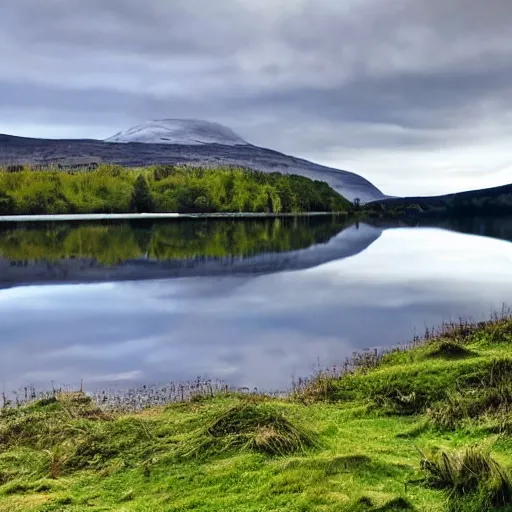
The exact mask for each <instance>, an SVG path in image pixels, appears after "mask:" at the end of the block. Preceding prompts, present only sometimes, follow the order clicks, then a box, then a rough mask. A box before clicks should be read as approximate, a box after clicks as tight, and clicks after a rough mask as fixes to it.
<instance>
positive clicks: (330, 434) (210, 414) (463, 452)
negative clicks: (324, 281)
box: [0, 317, 512, 512]
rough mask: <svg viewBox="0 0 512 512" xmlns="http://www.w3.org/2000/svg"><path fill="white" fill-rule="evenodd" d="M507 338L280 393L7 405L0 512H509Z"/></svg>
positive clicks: (468, 338) (415, 351) (506, 333)
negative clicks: (140, 406)
mask: <svg viewBox="0 0 512 512" xmlns="http://www.w3.org/2000/svg"><path fill="white" fill-rule="evenodd" d="M511 334H512V320H511V319H510V318H506V317H504V318H496V319H494V320H493V321H491V322H488V323H485V324H479V325H475V326H452V327H450V328H449V329H444V330H443V331H442V332H441V333H439V334H438V335H436V336H431V337H430V339H429V340H427V341H425V342H424V343H418V342H416V343H415V345H414V346H413V347H412V348H410V349H408V350H396V351H392V352H390V353H388V354H386V355H384V357H379V358H376V359H374V360H370V359H366V360H365V359H360V364H359V366H358V367H356V368H355V369H354V370H353V371H352V372H350V373H349V374H346V375H343V376H332V375H327V374H323V375H319V376H316V377H315V378H313V379H311V380H309V381H307V382H306V383H305V384H304V385H303V386H302V387H298V388H296V389H295V392H294V394H293V395H292V396H290V397H288V398H285V399H277V398H271V397H265V396H253V395H249V396H241V395H230V394H219V395H217V396H213V397H209V398H208V397H201V398H200V399H199V398H198V399H195V400H191V401H187V402H179V403H174V404H169V405H167V406H162V407H159V408H152V409H148V410H145V411H142V412H138V413H134V412H131V413H128V412H126V413H118V412H116V413H110V412H106V411H104V410H102V409H99V408H98V407H97V406H96V405H95V404H94V403H92V401H90V400H89V399H88V398H87V397H86V396H85V395H83V394H82V393H74V394H73V393H71V394H70V393H63V394H60V395H57V396H56V397H55V398H49V399H45V400H40V401H36V402H33V403H30V404H29V405H26V406H23V407H20V408H17V409H5V410H3V411H2V413H1V415H0V511H34V512H35V511H39V512H42V511H59V512H61V511H83V510H91V511H110V510H112V511H114V510H115V511H147V512H150V511H151V512H153V511H184V510H201V511H225V510H232V511H247V512H249V511H251V512H252V511H355V512H365V511H373V512H375V511H399V510H416V511H432V512H436V511H466V510H467V511H473V510H475V511H476V510H490V511H492V510H496V511H497V510H504V511H507V510H508V511H512V501H511V494H512V493H511V491H510V477H509V474H510V470H511V469H512V428H510V425H511V420H512V416H511V415H512V400H511V399H510V396H511V394H510V393H509V390H512V384H511V383H512V371H511V370H512V356H511V355H510V348H511V343H512V339H511ZM363 361H365V362H363ZM440 417H442V418H448V419H449V421H444V422H443V421H439V418H440Z"/></svg>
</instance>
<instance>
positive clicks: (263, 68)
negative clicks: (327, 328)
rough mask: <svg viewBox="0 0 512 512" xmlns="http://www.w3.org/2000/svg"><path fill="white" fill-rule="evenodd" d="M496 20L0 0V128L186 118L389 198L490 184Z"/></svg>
mask: <svg viewBox="0 0 512 512" xmlns="http://www.w3.org/2000/svg"><path fill="white" fill-rule="evenodd" d="M510 26H512V7H511V4H510V0H487V1H485V2H482V1H481V0H393V1H385V0H343V1H341V0H258V1H256V0H215V1H212V0H146V1H144V2H142V1H140V0H108V1H105V0H87V1H83V0H45V1H44V2H43V1H41V0H3V1H2V3H1V5H0V48H1V49H2V50H1V51H0V112H1V113H2V116H1V119H0V133H11V134H16V135H26V136H41V137H91V138H105V137H108V136H110V135H112V134H114V133H116V132H118V131H120V130H122V129H125V128H127V127H129V126H132V125H134V124H138V123H140V122H143V121H145V120H148V119H154V118H166V117H168V118H173V117H174V118H197V119H206V120H211V121H217V122H221V123H223V124H226V125H228V126H230V127H231V128H233V129H234V130H235V131H236V132H238V133H239V134H240V135H241V136H242V137H244V138H245V139H246V140H248V141H250V142H252V143H253V144H257V145H261V146H265V147H270V148H272V149H276V150H279V151H282V152H285V153H289V154H293V155H296V156H301V157H304V158H308V159H310V160H313V161H316V162H319V163H324V164H327V165H332V166H335V167H338V168H342V169H347V170H351V171H354V172H357V173H359V174H361V175H363V176H365V177H366V178H368V179H370V180H371V181H372V182H373V183H374V184H375V185H377V186H378V187H379V188H381V189H382V190H383V191H384V192H386V193H389V194H397V195H401V194H430V193H443V192H450V191H456V190H462V189H470V188H479V187H487V186H495V185H502V184H505V183H510V182H512V157H511V154H510V148H511V147H512V87H511V86H510V84H511V83H512V59H511V58H510V57H511V55H512V38H511V37H510V34H509V32H510Z"/></svg>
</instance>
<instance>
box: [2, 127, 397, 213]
mask: <svg viewBox="0 0 512 512" xmlns="http://www.w3.org/2000/svg"><path fill="white" fill-rule="evenodd" d="M162 139H166V140H162ZM141 141H143V142H141ZM101 162H106V163H113V164H118V165H123V166H127V167H129V166H146V165H153V164H169V165H184V164H186V165H191V166H206V167H218V166H236V167H246V168H250V169H255V170H259V171H263V172H280V173H282V174H298V175H301V176H305V177H306V178H310V179H313V180H320V181H325V182H327V183H328V184H329V185H330V186H331V187H332V188H334V189H335V190H336V191H337V192H339V193H340V194H341V195H343V196H344V197H346V198H347V199H348V200H349V201H353V200H354V199H356V198H359V199H360V201H361V203H363V204H364V203H367V202H369V201H372V200H377V199H383V198H385V197H387V196H386V195H384V194H383V193H382V192H381V191H380V190H379V189H378V188H377V187H375V185H373V184H372V183H370V182H369V181H368V180H366V179H365V178H363V177H361V176H359V175H357V174H354V173H352V172H348V171H343V170H339V169H333V168H331V167H325V166H322V165H318V164H314V163H312V162H309V161H308V160H303V159H301V158H295V157H293V156H288V155H285V154H283V153H279V152H277V151H273V150H270V149H265V148H261V147H258V146H254V145H252V144H249V143H247V142H246V141H244V140H243V139H242V138H241V137H239V136H238V135H236V134H235V133H234V132H233V131H232V130H230V129H229V128H226V127H224V126H222V125H218V124H216V123H207V122H205V121H195V120H193V121H188V120H165V121H151V122H148V123H144V124H142V125H139V126H135V127H133V128H130V129H129V130H126V131H125V132H120V133H118V134H116V135H114V136H113V137H110V138H109V139H107V140H106V141H100V140H90V139H66V140H54V139H33V138H24V137H14V136H10V135H0V166H2V165H4V166H5V165H17V164H29V165H35V166H43V167H44V166H48V165H60V166H61V167H63V168H69V167H76V166H83V167H84V168H88V166H90V165H91V164H96V163H101Z"/></svg>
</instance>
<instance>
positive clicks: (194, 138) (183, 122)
mask: <svg viewBox="0 0 512 512" xmlns="http://www.w3.org/2000/svg"><path fill="white" fill-rule="evenodd" d="M105 142H118V143H130V142H142V143H144V144H184V145H196V144H222V145H224V146H247V145H248V143H247V142H245V140H243V139H242V138H241V137H239V136H238V135H237V134H236V133H235V132H234V131H233V130H231V129H230V128H228V127H226V126H222V125H221V124H218V123H210V122H208V121H198V120H189V119H160V120H155V121H148V122H146V123H143V124H141V125H138V126H134V127H133V128H130V129H128V130H126V131H124V132H119V133H117V134H116V135H114V136H113V137H110V138H108V139H105Z"/></svg>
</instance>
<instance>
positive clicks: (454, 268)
mask: <svg viewBox="0 0 512 512" xmlns="http://www.w3.org/2000/svg"><path fill="white" fill-rule="evenodd" d="M510 240H512V219H465V220H462V221H461V220H459V221H444V222H442V223H438V225H436V226H424V227H413V228H411V227H394V226H391V225H383V226H377V225H369V224H366V223H359V224H353V225H350V223H348V222H347V221H346V219H345V218H344V217H336V216H325V217H315V218H307V217H302V218H283V219H251V220H247V219H246V220H242V219H238V220H237V219H234V220H211V219H210V220H208V219H202V220H179V221H178V220H171V221H169V220H158V221H149V220H147V221H132V222H119V221H116V222H108V221H102V222H87V223H85V222H81V223H79V222H75V223H60V222H55V223H34V224H30V223H26V224H16V225H14V224H8V223H3V224H1V225H0V350H1V354H2V357H1V359H0V379H1V380H2V382H3V383H4V388H6V389H8V390H10V389H16V388H18V387H20V386H23V385H26V384H33V385H35V386H36V387H37V388H39V389H44V388H49V387H50V386H51V383H52V382H53V383H54V384H56V385H70V386H78V385H79V384H80V381H81V380H82V379H83V382H84V386H85V387H86V388H87V389H90V390H92V389H100V388H118V389H121V388H130V387H135V386H138V385H140V384H159V383H165V382H169V381H185V380H191V379H195V378H197V377H198V376H205V375H206V376H208V377H210V378H212V379H221V380H223V381H225V382H227V383H228V384H230V385H233V386H236V387H247V388H249V389H252V388H254V387H257V388H258V389H260V390H278V389H286V388H288V387H289V386H290V384H291V382H292V379H293V378H296V377H300V376H308V375H310V374H311V373H312V372H314V371H315V369H316V368H318V367H327V366H331V365H334V364H340V363H342V362H343V361H344V359H345V358H346V357H347V356H350V355H352V353H353V352H354V351H359V350H363V349H373V348H383V347H389V346H393V345H395V344H398V343H403V342H407V341H408V340H410V339H411V338H412V337H413V336H414V335H415V334H419V335H422V334H423V332H424V331H425V328H426V327H428V328H430V327H433V326H437V325H439V324H440V323H441V322H444V321H454V320H458V319H459V317H464V318H472V319H474V320H480V319H485V318H487V317H488V316H489V315H490V314H491V312H492V311H495V310H501V308H502V306H503V304H504V303H508V304H511V305H512V243H510Z"/></svg>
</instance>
